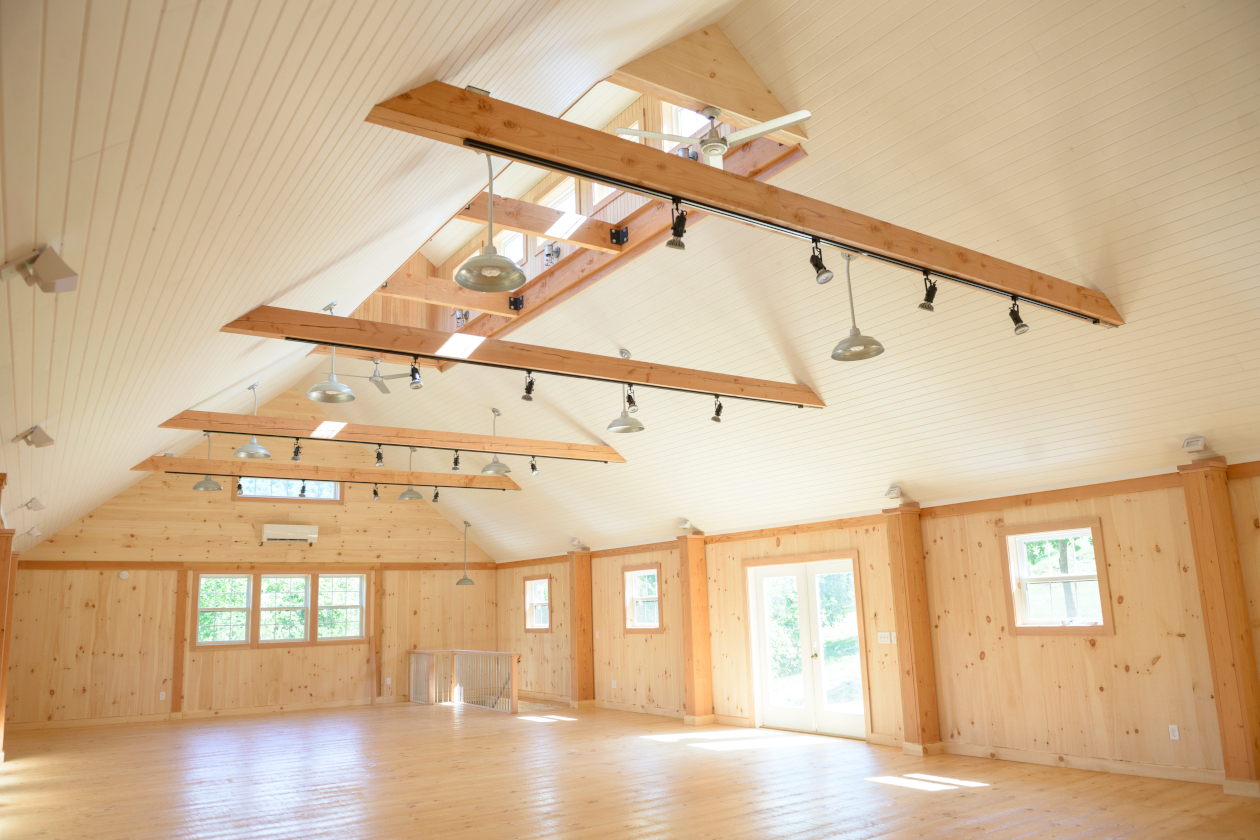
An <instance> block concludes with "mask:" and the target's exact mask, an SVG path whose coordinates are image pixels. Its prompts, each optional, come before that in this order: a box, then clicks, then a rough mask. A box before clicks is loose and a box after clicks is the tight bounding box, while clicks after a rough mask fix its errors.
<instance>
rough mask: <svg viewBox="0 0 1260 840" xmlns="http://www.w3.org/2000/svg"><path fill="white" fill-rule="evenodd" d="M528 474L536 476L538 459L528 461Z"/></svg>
mask: <svg viewBox="0 0 1260 840" xmlns="http://www.w3.org/2000/svg"><path fill="white" fill-rule="evenodd" d="M529 474H530V475H538V459H537V458H530V459H529Z"/></svg>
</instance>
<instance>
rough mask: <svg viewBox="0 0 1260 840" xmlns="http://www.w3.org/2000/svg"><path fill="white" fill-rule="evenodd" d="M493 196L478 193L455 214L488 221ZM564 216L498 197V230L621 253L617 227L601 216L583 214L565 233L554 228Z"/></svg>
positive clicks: (548, 208)
mask: <svg viewBox="0 0 1260 840" xmlns="http://www.w3.org/2000/svg"><path fill="white" fill-rule="evenodd" d="M489 199H490V196H489V195H488V194H487V193H484V192H483V193H478V194H477V197H476V198H474V199H473V200H472V201H470V202H469V203H468V205H467V206H465V207H464V208H463V209H462V210H460V211H459V212H458V213H456V214H455V218H456V219H459V220H460V221H461V222H477V223H478V224H483V225H484V224H486V223H487V222H488V221H489V218H490V216H489V212H488V210H489V207H490V200H489ZM564 215H565V214H564V213H563V212H561V211H560V210H552V209H551V208H550V207H543V206H542V205H541V204H531V203H530V202H528V201H521V200H520V199H516V198H507V197H506V196H502V195H496V196H495V197H494V226H495V229H501V230H514V231H516V232H517V233H528V234H529V235H531V236H537V237H541V238H542V239H548V240H551V241H553V242H567V243H569V244H570V245H577V246H578V247H579V248H591V249H593V250H596V251H603V252H605V253H608V254H619V253H621V246H620V245H614V244H612V237H611V236H610V235H609V232H610V231H611V230H612V227H613V226H612V225H610V224H609V223H608V222H601V221H599V220H598V219H590V218H586V217H583V219H584V221H582V222H581V223H579V224H578V225H577V227H575V228H573V230H571V231H568V232H565V233H564V235H563V236H561V235H560V233H561V232H562V231H559V230H553V228H554V226H555V224H556V223H557V222H559V221H560V220H561V219H562V218H563V217H564ZM483 311H484V310H483Z"/></svg>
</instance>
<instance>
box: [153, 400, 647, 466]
mask: <svg viewBox="0 0 1260 840" xmlns="http://www.w3.org/2000/svg"><path fill="white" fill-rule="evenodd" d="M321 426H322V427H323V428H322V429H321ZM338 426H339V428H338ZM161 428H163V429H188V430H195V431H200V432H219V433H221V434H236V435H257V436H259V437H281V438H306V439H313V440H334V441H339V442H342V443H347V442H349V443H368V444H384V445H387V446H415V447H419V448H423V449H449V450H458V451H460V452H484V453H485V454H487V455H492V454H494V455H529V456H537V457H539V458H567V459H570V460H574V461H604V462H608V463H616V464H624V463H625V462H626V459H625V458H624V457H622V456H621V454H620V453H618V452H617V450H615V449H613V448H612V447H611V446H603V445H599V446H596V445H593V444H587V443H560V442H557V441H549V440H527V439H525V438H510V437H498V436H492V435H470V434H461V433H457V432H431V431H424V430H421V429H396V428H393V427H391V426H363V425H359V424H357V423H347V424H344V425H341V424H336V423H334V424H332V425H331V426H329V425H328V423H327V422H325V421H321V420H315V419H304V418H296V417H255V416H253V415H250V414H220V413H217V412H213V411H181V412H180V413H179V414H176V415H175V416H174V417H172V418H171V419H170V420H167V421H166V422H165V423H163V424H162V426H161Z"/></svg>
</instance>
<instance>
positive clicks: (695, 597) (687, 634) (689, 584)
mask: <svg viewBox="0 0 1260 840" xmlns="http://www.w3.org/2000/svg"><path fill="white" fill-rule="evenodd" d="M678 568H679V576H680V578H681V583H682V587H681V588H682V608H683V611H682V627H683V685H684V692H685V693H684V695H683V723H685V724H689V725H697V724H705V723H713V722H714V720H715V719H714V717H713V665H712V657H711V655H710V652H709V575H708V571H707V567H706V566H705V562H704V537H697V536H685V537H679V538H678Z"/></svg>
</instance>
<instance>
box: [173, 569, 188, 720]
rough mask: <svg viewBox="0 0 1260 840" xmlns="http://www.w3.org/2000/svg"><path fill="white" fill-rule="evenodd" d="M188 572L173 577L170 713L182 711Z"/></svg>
mask: <svg viewBox="0 0 1260 840" xmlns="http://www.w3.org/2000/svg"><path fill="white" fill-rule="evenodd" d="M187 646H188V572H187V570H185V569H181V570H180V571H179V572H178V573H177V574H176V575H175V655H174V663H173V664H172V666H171V712H172V713H177V712H182V711H183V710H184V658H185V657H186V656H187V655H188V651H187V650H186V649H185V648H187Z"/></svg>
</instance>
